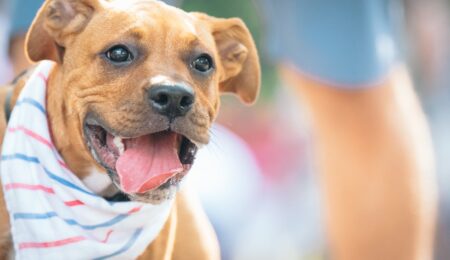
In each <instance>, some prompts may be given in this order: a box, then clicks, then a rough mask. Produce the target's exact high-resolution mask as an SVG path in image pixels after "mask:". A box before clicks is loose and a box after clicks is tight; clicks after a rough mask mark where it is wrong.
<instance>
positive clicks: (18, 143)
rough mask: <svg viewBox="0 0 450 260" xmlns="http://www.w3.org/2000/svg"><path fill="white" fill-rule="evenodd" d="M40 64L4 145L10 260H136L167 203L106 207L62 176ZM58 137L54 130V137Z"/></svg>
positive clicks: (47, 65) (45, 67) (46, 68)
mask: <svg viewBox="0 0 450 260" xmlns="http://www.w3.org/2000/svg"><path fill="white" fill-rule="evenodd" d="M53 66H54V64H53V63H52V62H49V61H44V62H41V63H40V64H39V65H38V67H37V69H36V70H35V71H34V73H33V75H32V76H31V78H30V79H29V81H28V82H27V84H26V86H25V88H24V89H23V91H22V92H21V94H20V97H19V99H18V102H17V104H16V106H15V108H14V110H13V113H12V115H11V119H10V121H9V124H8V128H7V131H6V136H5V140H4V143H3V150H2V158H1V165H0V166H1V168H0V169H1V181H2V186H3V192H4V194H5V200H6V204H7V208H8V211H9V215H10V219H11V225H12V235H13V241H14V248H15V257H16V259H27V260H28V259H46V260H51V259H65V260H69V259H134V258H136V257H138V256H139V255H140V254H141V253H142V252H143V251H144V250H145V249H146V247H147V246H148V245H149V244H150V243H151V242H152V241H153V240H154V239H155V238H156V236H157V234H158V233H159V232H160V230H161V229H162V227H163V225H164V223H165V222H166V220H167V218H168V216H169V212H170V208H171V206H172V204H173V201H167V202H165V203H163V204H161V205H150V204H144V203H138V202H117V203H111V202H108V201H106V200H105V199H103V198H101V197H99V196H97V195H96V194H94V193H92V192H91V191H90V190H89V189H88V188H87V187H85V186H84V185H83V183H82V182H81V181H80V180H79V179H78V178H77V177H76V176H75V175H74V174H73V173H72V172H71V171H70V170H68V169H67V168H66V166H65V164H64V162H63V160H62V158H61V156H60V155H59V154H58V152H57V151H56V149H55V147H54V145H53V144H52V142H51V137H50V133H49V128H48V121H47V116H46V110H45V102H46V79H47V77H48V75H49V72H50V71H51V69H52V67H53ZM54 130H55V131H57V129H54Z"/></svg>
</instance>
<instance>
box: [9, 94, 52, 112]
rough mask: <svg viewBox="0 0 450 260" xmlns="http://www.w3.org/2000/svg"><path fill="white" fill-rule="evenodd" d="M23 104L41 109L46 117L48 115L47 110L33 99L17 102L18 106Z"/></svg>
mask: <svg viewBox="0 0 450 260" xmlns="http://www.w3.org/2000/svg"><path fill="white" fill-rule="evenodd" d="M22 104H29V105H31V106H33V107H35V108H37V109H39V110H40V111H41V112H42V113H43V114H44V115H47V113H46V112H45V108H44V107H43V106H42V105H41V103H39V102H38V101H36V100H34V99H32V98H24V99H21V100H19V101H17V103H16V106H20V105H22Z"/></svg>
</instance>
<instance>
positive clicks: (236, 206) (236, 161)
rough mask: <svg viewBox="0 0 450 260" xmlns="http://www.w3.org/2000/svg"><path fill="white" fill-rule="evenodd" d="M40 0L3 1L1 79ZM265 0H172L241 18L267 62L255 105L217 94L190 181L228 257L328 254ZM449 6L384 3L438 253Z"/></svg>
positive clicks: (446, 254)
mask: <svg viewBox="0 0 450 260" xmlns="http://www.w3.org/2000/svg"><path fill="white" fill-rule="evenodd" d="M41 2H42V1H39V0H29V1H26V0H24V1H16V0H11V1H7V0H0V84H3V83H7V82H9V81H10V80H12V78H13V75H15V74H17V73H19V72H20V70H21V69H23V67H25V66H27V64H26V62H24V60H23V54H22V52H23V49H22V45H21V44H22V43H23V39H24V38H23V37H24V33H25V32H26V30H27V28H28V26H29V23H30V21H31V19H32V17H33V16H34V14H35V12H36V8H37V7H38V6H39V5H40V3H41ZM263 2H264V1H257V0H227V1H212V0H178V1H171V2H170V4H173V5H176V6H179V7H181V8H183V9H184V10H187V11H201V12H206V13H208V14H210V15H214V16H218V17H241V18H242V19H243V20H244V21H245V22H246V24H247V25H248V27H249V29H250V31H251V32H252V34H253V36H254V38H255V40H256V42H257V46H258V49H259V53H260V58H261V63H262V70H263V73H262V75H263V76H262V77H263V78H262V79H263V81H262V83H263V87H262V92H261V97H260V99H259V101H258V103H257V104H256V105H255V106H254V107H251V108H249V107H246V106H244V105H241V104H240V103H239V101H238V100H237V99H236V98H234V97H229V96H226V97H224V98H223V106H222V110H221V113H220V116H219V119H218V125H217V126H216V127H215V128H214V138H213V141H212V143H211V144H210V145H209V146H207V147H206V148H205V149H203V150H202V151H201V153H200V155H199V156H200V158H199V161H200V162H199V163H198V165H196V166H195V168H194V170H193V171H195V173H193V174H191V180H190V181H192V182H194V183H195V185H196V186H197V188H198V190H199V194H200V198H201V200H202V201H203V204H204V206H205V209H206V211H207V214H208V215H209V217H210V219H211V221H212V222H213V225H214V226H215V228H216V230H217V233H218V235H219V240H220V243H221V247H222V255H223V258H224V259H328V258H329V253H328V251H327V239H326V230H325V228H324V224H323V214H322V213H321V212H322V210H323V209H322V204H321V197H320V190H319V186H318V181H317V176H316V172H315V170H314V169H315V168H314V161H313V159H312V151H311V149H312V142H313V139H312V137H313V134H314V133H312V132H311V128H310V126H309V123H308V122H309V121H308V118H307V116H306V113H304V108H303V106H302V104H300V103H299V101H298V99H297V98H296V97H295V95H294V90H293V89H292V88H291V87H290V86H286V85H285V84H283V83H282V81H281V80H280V77H279V75H278V74H277V64H276V63H277V58H276V56H275V55H274V52H273V50H272V49H271V48H272V46H273V40H274V37H276V36H275V35H274V34H273V33H274V32H273V28H271V22H270V19H269V17H270V16H271V10H270V8H267V5H266V4H262V3H263ZM292 2H295V0H292ZM449 5H450V1H448V0H428V1H423V0H405V1H400V0H398V1H395V0H392V1H390V2H389V4H388V7H389V10H388V11H389V12H391V13H392V16H393V17H395V27H396V28H395V30H398V32H399V33H398V34H397V36H398V41H399V46H400V48H399V49H400V52H401V55H402V57H403V58H404V60H406V62H407V64H408V66H409V70H410V72H411V75H412V77H413V80H414V84H415V88H416V91H417V92H418V93H419V96H420V98H421V101H422V105H423V107H424V109H425V112H426V115H427V117H428V120H429V123H430V126H431V130H432V136H433V141H434V147H435V151H436V157H437V173H438V183H439V195H440V196H439V197H440V202H439V203H440V205H439V222H438V228H437V231H438V232H437V234H436V236H437V239H436V250H435V252H436V259H450V174H448V173H449V172H450V160H449V159H448V156H449V155H450V66H449V65H450V64H449V63H450V35H449V33H450V30H449V28H450V8H449ZM272 18H273V17H271V19H272ZM277 19H279V20H281V21H282V20H283V19H287V18H286V17H278V18H277ZM329 44H333V43H332V42H330V43H329Z"/></svg>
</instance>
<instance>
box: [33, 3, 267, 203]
mask: <svg viewBox="0 0 450 260" xmlns="http://www.w3.org/2000/svg"><path fill="white" fill-rule="evenodd" d="M26 50H27V53H28V56H29V58H30V59H31V60H32V61H39V60H43V59H49V60H53V61H55V62H56V63H57V64H58V65H57V67H56V72H55V73H56V74H58V75H57V78H58V80H57V81H58V84H60V85H59V86H54V88H58V89H53V90H51V91H52V93H54V92H56V93H59V94H53V96H58V98H57V99H63V100H64V102H60V103H61V105H60V107H59V108H58V110H59V111H58V113H61V114H60V115H58V118H59V120H60V121H61V122H60V125H59V126H58V127H61V128H62V129H53V133H54V135H55V137H54V138H55V139H58V136H59V139H61V141H60V142H64V141H62V139H63V138H64V137H65V138H66V139H67V138H72V139H74V137H75V139H77V138H78V140H69V143H70V145H68V146H67V147H66V148H65V149H71V150H72V151H71V153H78V155H79V156H78V158H86V160H87V161H88V163H87V164H89V163H90V164H91V165H96V166H97V167H99V168H101V169H104V170H105V172H108V174H109V176H110V177H111V178H112V180H113V182H114V183H115V184H116V186H117V187H118V188H119V189H120V190H121V191H123V192H125V193H126V194H128V195H129V196H130V197H131V198H134V199H137V200H144V201H149V202H152V201H153V202H155V201H159V200H162V199H165V198H167V197H171V196H172V195H173V193H174V191H175V190H176V189H175V188H174V187H175V186H176V184H177V183H178V181H179V180H180V179H181V178H182V177H183V176H184V175H185V174H186V173H187V171H188V170H189V168H190V166H191V165H192V163H193V161H194V158H195V154H196V151H197V148H198V146H200V145H202V144H206V143H207V142H208V139H209V128H210V126H211V123H212V121H213V120H214V118H215V116H216V115H217V110H218V108H219V103H220V102H219V95H220V94H221V93H223V92H230V93H235V94H237V95H238V96H239V97H240V98H241V99H242V101H244V102H245V103H252V102H254V100H255V98H256V97H257V94H258V89H259V85H260V68H259V61H258V56H257V52H256V48H255V44H254V42H253V40H252V37H251V35H250V33H249V31H248V29H247V28H246V26H245V25H244V23H243V22H242V21H241V20H240V19H237V18H232V19H218V18H213V17H210V16H207V15H205V14H200V13H186V12H184V11H182V10H180V9H177V8H174V7H171V6H168V5H166V4H164V3H162V2H159V1H153V0H131V1H130V0H111V1H107V0H47V1H46V2H45V4H44V6H43V7H42V8H41V10H40V11H39V13H38V15H37V17H36V19H35V21H34V23H33V25H32V27H31V29H30V31H29V34H28V39H27V46H26ZM49 91H50V90H49ZM51 98H52V95H49V100H48V102H49V103H52V102H57V101H56V100H51ZM50 105H51V104H50ZM55 141H57V140H55ZM65 159H66V158H65ZM69 165H70V163H69Z"/></svg>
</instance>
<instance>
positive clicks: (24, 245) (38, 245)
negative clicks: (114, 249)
mask: <svg viewBox="0 0 450 260" xmlns="http://www.w3.org/2000/svg"><path fill="white" fill-rule="evenodd" d="M112 232H113V230H112V229H111V230H109V231H108V232H107V233H106V236H105V238H104V239H103V240H100V241H99V242H101V243H103V244H105V243H108V240H109V238H110V237H111V234H112ZM84 240H87V239H86V237H83V236H77V237H70V238H66V239H62V240H56V241H51V242H24V243H20V244H19V249H28V248H49V247H60V246H64V245H67V244H73V243H78V242H81V241H84Z"/></svg>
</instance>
